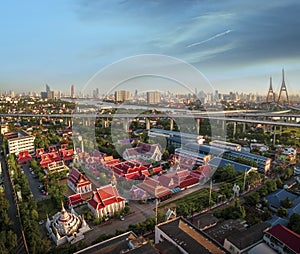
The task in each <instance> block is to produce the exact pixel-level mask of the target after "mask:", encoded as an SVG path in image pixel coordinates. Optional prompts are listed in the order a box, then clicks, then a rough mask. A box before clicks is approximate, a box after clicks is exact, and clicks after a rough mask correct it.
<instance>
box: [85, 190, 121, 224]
mask: <svg viewBox="0 0 300 254" xmlns="http://www.w3.org/2000/svg"><path fill="white" fill-rule="evenodd" d="M88 207H89V208H90V209H91V211H92V212H93V214H94V215H95V217H97V218H102V217H106V216H113V215H114V214H115V212H117V211H121V210H122V209H124V207H125V198H123V197H121V196H120V195H119V193H118V190H117V188H116V186H114V185H112V184H109V185H106V186H103V187H100V188H98V189H97V191H94V192H93V196H92V198H91V199H90V200H88Z"/></svg>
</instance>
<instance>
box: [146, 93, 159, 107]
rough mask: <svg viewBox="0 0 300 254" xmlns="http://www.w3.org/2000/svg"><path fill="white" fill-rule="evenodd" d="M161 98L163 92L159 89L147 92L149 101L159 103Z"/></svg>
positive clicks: (149, 102)
mask: <svg viewBox="0 0 300 254" xmlns="http://www.w3.org/2000/svg"><path fill="white" fill-rule="evenodd" d="M160 100H161V94H160V92H158V91H151V92H147V103H148V104H158V103H160Z"/></svg>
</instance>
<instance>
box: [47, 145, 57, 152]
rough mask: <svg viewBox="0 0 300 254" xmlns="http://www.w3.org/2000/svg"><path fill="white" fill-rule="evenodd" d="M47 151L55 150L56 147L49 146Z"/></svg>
mask: <svg viewBox="0 0 300 254" xmlns="http://www.w3.org/2000/svg"><path fill="white" fill-rule="evenodd" d="M48 151H49V152H50V153H52V152H57V147H56V146H49V148H48Z"/></svg>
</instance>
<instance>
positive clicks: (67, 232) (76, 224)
mask: <svg viewBox="0 0 300 254" xmlns="http://www.w3.org/2000/svg"><path fill="white" fill-rule="evenodd" d="M46 229H47V231H48V233H49V234H50V236H51V238H52V240H53V241H54V242H55V244H56V245H61V244H64V243H67V242H68V243H71V244H72V243H76V242H77V241H80V240H82V239H84V235H83V234H84V233H85V232H87V231H89V230H90V227H89V226H88V224H87V223H86V221H85V220H84V218H83V217H81V216H78V215H77V214H76V213H75V211H74V210H73V209H72V210H71V213H68V212H67V211H66V209H65V208H64V206H63V204H62V210H61V212H58V213H56V214H55V215H54V216H53V217H52V220H50V219H49V218H47V222H46Z"/></svg>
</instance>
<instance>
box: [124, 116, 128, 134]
mask: <svg viewBox="0 0 300 254" xmlns="http://www.w3.org/2000/svg"><path fill="white" fill-rule="evenodd" d="M123 127H124V130H125V131H128V129H129V118H128V117H126V118H124V121H123Z"/></svg>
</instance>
